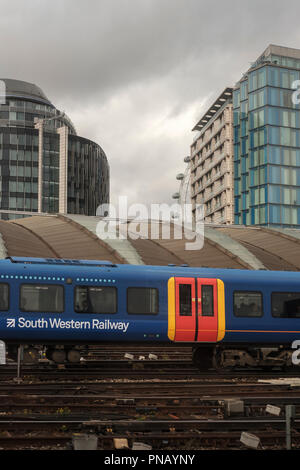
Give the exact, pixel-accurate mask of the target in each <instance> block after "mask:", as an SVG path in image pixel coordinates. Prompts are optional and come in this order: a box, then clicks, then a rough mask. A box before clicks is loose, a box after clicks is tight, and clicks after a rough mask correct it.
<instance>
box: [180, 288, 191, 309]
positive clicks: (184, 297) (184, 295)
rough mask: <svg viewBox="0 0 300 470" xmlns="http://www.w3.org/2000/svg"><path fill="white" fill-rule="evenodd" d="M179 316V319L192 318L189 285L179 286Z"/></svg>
mask: <svg viewBox="0 0 300 470" xmlns="http://www.w3.org/2000/svg"><path fill="white" fill-rule="evenodd" d="M179 315H180V316H181V317H191V316H192V286H191V284H179Z"/></svg>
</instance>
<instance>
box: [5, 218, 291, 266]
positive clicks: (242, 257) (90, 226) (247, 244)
mask: <svg viewBox="0 0 300 470" xmlns="http://www.w3.org/2000/svg"><path fill="white" fill-rule="evenodd" d="M100 221H101V218H100V217H96V216H95V217H89V216H84V215H65V216H63V215H37V216H33V217H27V218H23V219H17V220H13V221H9V222H4V221H0V257H2V258H4V257H6V256H30V257H41V258H44V257H46V258H69V259H98V260H107V261H111V262H114V263H120V264H122V263H129V264H153V265H167V264H175V265H181V264H188V265H190V266H203V267H204V266H206V267H213V268H236V269H251V270H258V269H266V270H277V271H278V270H283V271H284V270H286V271H299V270H300V231H299V230H296V229H278V230H276V229H269V228H265V227H245V226H234V225H228V226H224V225H222V226H221V225H207V226H205V229H204V244H203V248H201V249H197V250H187V249H186V243H187V242H190V240H187V239H179V237H178V232H177V231H176V229H175V228H174V226H173V227H171V231H170V237H166V236H165V233H164V232H163V230H165V229H166V227H165V224H164V223H162V222H156V223H155V224H156V227H155V228H156V230H157V236H156V238H154V239H151V238H150V235H151V229H152V230H153V223H152V225H151V222H150V221H145V222H140V223H139V224H138V225H139V227H138V228H137V231H138V232H140V233H143V237H139V238H133V236H132V235H133V234H132V230H133V227H132V226H131V222H126V224H123V225H122V226H121V228H120V231H121V232H122V233H125V232H126V231H127V232H128V234H129V236H128V237H127V238H126V237H124V238H123V239H119V238H117V239H115V240H114V239H107V238H105V232H104V231H103V228H101V227H100V226H99V222H100ZM135 224H136V222H135ZM155 224H154V225H155ZM148 237H149V238H148Z"/></svg>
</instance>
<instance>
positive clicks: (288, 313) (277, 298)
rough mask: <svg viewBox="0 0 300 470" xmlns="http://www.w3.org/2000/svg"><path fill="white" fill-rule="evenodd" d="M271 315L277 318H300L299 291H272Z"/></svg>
mask: <svg viewBox="0 0 300 470" xmlns="http://www.w3.org/2000/svg"><path fill="white" fill-rule="evenodd" d="M271 299H272V300H271V303H272V315H273V317H275V318H276V317H277V318H300V293H299V292H273V293H272V297H271Z"/></svg>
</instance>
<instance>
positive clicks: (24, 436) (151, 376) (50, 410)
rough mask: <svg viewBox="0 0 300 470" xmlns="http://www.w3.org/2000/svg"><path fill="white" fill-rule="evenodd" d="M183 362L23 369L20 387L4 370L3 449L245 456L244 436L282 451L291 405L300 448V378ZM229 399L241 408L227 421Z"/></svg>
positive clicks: (9, 369) (95, 362) (0, 395)
mask: <svg viewBox="0 0 300 470" xmlns="http://www.w3.org/2000/svg"><path fill="white" fill-rule="evenodd" d="M96 352H97V351H96ZM115 352H116V354H119V356H120V357H121V356H122V354H124V351H123V352H122V351H115ZM140 352H141V351H140V350H139V351H138V353H140ZM89 353H90V351H89ZM110 353H111V351H110V350H109V349H107V351H105V354H107V355H110ZM163 353H164V351H163ZM93 354H94V351H93ZM101 354H104V352H103V351H101ZM144 354H145V353H144ZM176 356H177V353H176V352H175V351H174V355H173V356H172V358H171V359H170V356H168V358H167V359H165V360H164V359H162V358H159V359H157V360H155V361H151V360H145V361H142V363H141V362H140V361H137V360H136V361H135V360H133V361H132V360H131V361H128V360H125V359H124V358H123V359H116V355H115V357H114V359H110V360H108V359H106V360H105V358H104V357H102V358H101V360H99V358H95V355H94V356H93V359H92V360H88V359H86V362H84V363H82V364H79V365H65V366H57V365H54V364H50V363H46V362H41V364H39V365H32V366H29V365H28V366H25V365H24V366H22V380H21V381H19V382H16V381H15V371H16V364H14V363H10V364H9V365H7V366H2V367H0V448H3V449H33V448H35V449H58V448H59V449H69V448H71V447H72V438H73V436H74V435H75V434H77V433H92V434H95V435H97V437H98V448H99V449H107V450H108V449H113V448H114V445H115V441H116V439H124V438H125V439H126V440H127V444H128V447H129V448H131V447H132V445H133V443H134V442H143V443H146V444H148V445H150V446H152V447H153V449H157V450H161V449H174V450H190V449H194V450H195V449H211V448H217V449H227V448H230V449H240V448H243V447H242V444H241V443H240V435H241V432H251V433H254V434H255V435H256V436H258V437H259V438H260V440H261V446H262V448H265V449H271V448H272V449H273V448H284V446H285V406H286V405H288V404H293V405H295V406H296V419H295V421H294V422H293V433H292V442H293V446H294V447H296V448H298V447H300V380H297V377H298V375H299V374H298V373H297V372H293V373H290V374H283V373H282V372H281V371H273V372H268V373H267V374H266V373H263V372H262V371H255V374H254V372H249V371H248V372H245V371H238V372H235V373H232V372H227V373H222V374H216V373H215V372H214V371H209V372H206V373H204V372H199V370H197V368H196V367H194V366H192V365H191V363H190V361H189V360H187V359H186V358H182V357H181V358H180V359H179V358H178V357H176ZM110 357H111V356H110ZM141 365H142V367H141ZM137 366H138V367H137ZM280 377H283V378H284V379H285V380H284V381H279V380H278V381H277V382H276V381H275V382H274V383H271V379H274V380H276V379H279V378H280ZM262 380H264V381H266V383H264V382H262ZM267 381H270V383H268V382H267ZM229 399H238V400H242V401H243V412H242V413H241V414H238V415H235V416H230V415H228V409H227V403H228V400H229ZM270 404H271V405H273V406H274V405H275V406H277V407H280V408H281V412H280V415H279V416H276V417H274V416H270V414H268V413H267V412H266V407H267V405H270Z"/></svg>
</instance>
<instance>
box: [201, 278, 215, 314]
mask: <svg viewBox="0 0 300 470" xmlns="http://www.w3.org/2000/svg"><path fill="white" fill-rule="evenodd" d="M201 304H202V316H203V317H213V316H214V288H213V286H206V285H202V286H201Z"/></svg>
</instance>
